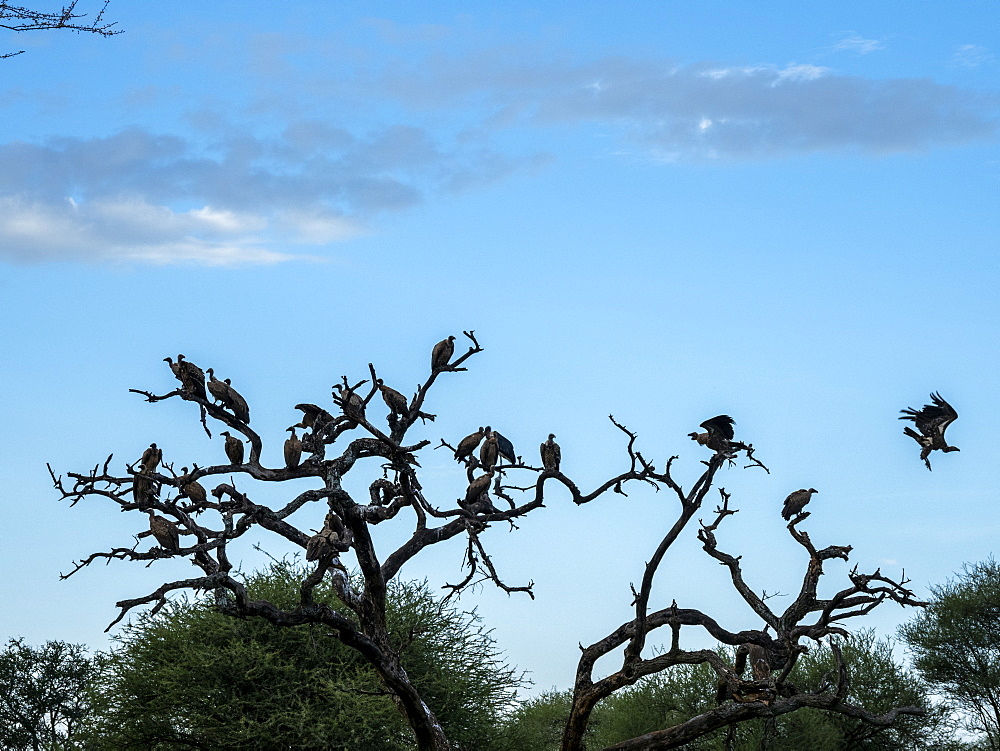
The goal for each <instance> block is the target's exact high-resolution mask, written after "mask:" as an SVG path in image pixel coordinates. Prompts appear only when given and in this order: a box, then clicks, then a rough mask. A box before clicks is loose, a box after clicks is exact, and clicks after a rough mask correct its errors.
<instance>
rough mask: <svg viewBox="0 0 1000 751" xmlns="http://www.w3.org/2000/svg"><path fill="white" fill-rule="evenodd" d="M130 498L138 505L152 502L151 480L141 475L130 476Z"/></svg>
mask: <svg viewBox="0 0 1000 751" xmlns="http://www.w3.org/2000/svg"><path fill="white" fill-rule="evenodd" d="M132 498H133V499H134V500H135V502H136V503H137V504H139V506H145V505H146V504H147V503H152V502H153V481H152V480H150V479H149V478H148V477H143V476H141V475H133V476H132Z"/></svg>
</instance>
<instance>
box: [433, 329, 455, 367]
mask: <svg viewBox="0 0 1000 751" xmlns="http://www.w3.org/2000/svg"><path fill="white" fill-rule="evenodd" d="M453 354H455V337H453V336H449V337H448V338H447V339H442V340H441V341H439V342H438V343H437V344H435V345H434V349H433V350H432V351H431V372H432V373H433V372H435V371H437V370H444V369H445V368H447V367H448V363H449V362H451V356H452V355H453Z"/></svg>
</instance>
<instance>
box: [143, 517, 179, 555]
mask: <svg viewBox="0 0 1000 751" xmlns="http://www.w3.org/2000/svg"><path fill="white" fill-rule="evenodd" d="M146 513H147V514H149V531H150V532H152V533H153V537H154V538H155V539H156V541H157V542H158V543H159V544H160V547H161V548H163V549H164V550H166V551H168V552H170V553H175V552H177V551H178V550H180V547H181V537H180V532H178V531H177V525H176V524H174V523H173V522H172V521H170V520H169V519H164V518H163V517H162V516H158V515H157V514H156V513H155V512H154V511H153V510H152V509H149V510H148V511H147V512H146Z"/></svg>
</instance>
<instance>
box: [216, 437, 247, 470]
mask: <svg viewBox="0 0 1000 751" xmlns="http://www.w3.org/2000/svg"><path fill="white" fill-rule="evenodd" d="M220 435H224V436H225V437H226V456H228V457H229V463H230V464H242V463H243V441H241V440H240V439H239V438H237V437H236V436H234V435H232V434H230V432H229V431H228V430H223V431H222V433H221V434H220Z"/></svg>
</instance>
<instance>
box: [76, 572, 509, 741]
mask: <svg viewBox="0 0 1000 751" xmlns="http://www.w3.org/2000/svg"><path fill="white" fill-rule="evenodd" d="M301 578H302V572H301V570H298V569H297V568H296V567H294V566H291V565H288V564H284V563H281V564H278V565H276V566H274V567H272V569H270V570H269V571H267V572H264V573H261V574H258V575H256V576H253V577H250V580H249V581H248V589H249V592H250V595H251V597H254V598H260V599H268V600H270V601H271V602H273V603H275V604H276V605H278V606H281V607H293V606H294V604H295V601H296V598H297V588H298V583H299V581H300V580H301ZM315 594H316V600H317V602H319V601H324V600H326V601H329V602H331V603H332V602H333V594H332V593H331V592H330V591H329V590H328V589H326V588H324V586H322V585H321V586H320V587H319V588H317V590H316V593H315ZM388 622H389V625H390V631H391V634H392V638H393V640H394V645H393V646H394V647H395V648H397V649H398V650H399V652H400V655H401V662H402V664H403V667H404V668H405V669H406V671H407V673H408V674H409V675H410V677H411V678H412V679H413V682H414V684H415V685H416V686H417V689H418V690H419V691H420V693H421V695H422V696H423V697H424V700H425V701H426V702H427V703H428V705H430V706H431V708H432V709H433V711H434V712H435V713H436V715H437V717H438V718H439V720H440V721H441V723H442V726H443V727H444V729H445V732H446V733H447V734H448V736H449V738H451V739H452V742H453V743H454V745H455V747H456V748H457V749H482V750H484V751H485V750H487V749H489V748H490V744H491V742H492V740H491V739H492V737H493V736H494V735H495V722H496V718H497V717H499V716H500V715H501V713H502V712H503V711H504V710H505V709H506V708H507V707H508V706H509V705H510V704H511V703H512V702H513V699H514V695H515V691H516V689H517V688H518V687H519V686H520V685H521V684H522V682H523V681H522V679H521V678H520V676H519V675H518V674H516V673H515V672H514V671H513V670H511V669H510V668H509V667H508V666H507V665H506V664H505V663H504V662H503V659H502V656H501V655H500V654H499V653H498V650H497V648H496V644H495V642H494V640H493V638H492V636H491V635H490V632H489V631H487V630H485V629H483V627H482V626H481V625H480V623H479V619H478V617H477V616H475V615H474V614H471V613H462V612H459V611H457V610H455V609H454V608H451V607H445V606H442V605H441V603H439V602H438V601H437V600H436V599H435V598H434V596H433V595H432V594H431V593H430V591H429V590H428V588H427V586H426V584H414V583H398V582H396V583H393V584H392V585H391V586H390V589H389V604H388ZM117 642H118V643H117V645H116V647H115V648H114V649H113V650H112V652H111V653H110V654H108V655H107V656H106V657H105V660H104V664H103V666H102V672H103V676H104V686H103V692H102V694H103V705H102V707H101V710H102V711H101V714H102V720H101V722H100V723H97V724H95V726H94V727H93V728H92V736H93V739H94V740H93V743H94V744H95V745H93V746H92V747H94V748H114V749H136V750H138V749H175V748H176V749H179V748H191V747H195V748H212V749H234V748H240V749H246V748H296V749H344V750H345V751H346V750H348V749H350V750H355V749H364V750H365V751H403V750H408V749H412V748H414V746H415V742H414V740H413V735H412V732H411V731H410V729H409V727H408V726H407V724H406V722H405V721H404V719H403V717H402V716H401V715H400V713H399V712H398V711H397V709H396V707H395V705H394V704H393V702H392V701H391V699H390V697H389V696H387V695H386V692H385V690H384V688H383V687H382V685H381V684H380V683H379V681H378V679H377V677H376V675H375V673H374V671H373V670H372V668H371V667H370V666H369V664H368V663H367V662H365V661H364V660H363V659H362V658H361V657H360V656H358V654H357V653H356V652H354V651H353V650H351V649H349V648H347V647H345V646H344V645H343V644H342V643H341V642H340V641H339V640H338V639H336V637H335V636H334V635H333V634H331V633H330V629H329V627H325V626H317V625H308V626H298V627H294V628H278V627H275V626H273V625H271V624H270V623H268V622H266V621H264V620H262V619H246V620H241V619H237V618H232V617H229V616H225V615H222V614H220V613H218V612H216V611H215V610H214V608H213V607H212V606H211V604H210V603H209V602H207V601H205V602H196V603H191V602H187V601H180V602H175V603H173V604H171V605H168V606H166V607H165V608H164V609H163V610H162V611H161V612H160V613H158V614H157V615H155V616H149V615H147V614H144V615H142V616H140V618H139V620H138V621H137V622H136V623H134V624H131V625H129V626H127V627H126V628H125V629H124V630H123V632H122V633H121V634H120V635H119V636H118V637H117ZM98 739H100V740H98Z"/></svg>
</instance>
